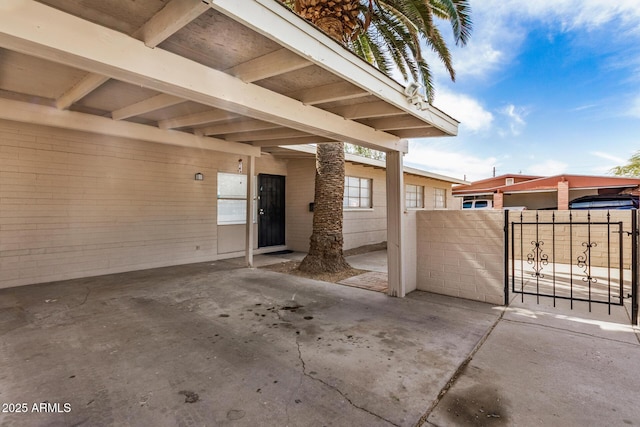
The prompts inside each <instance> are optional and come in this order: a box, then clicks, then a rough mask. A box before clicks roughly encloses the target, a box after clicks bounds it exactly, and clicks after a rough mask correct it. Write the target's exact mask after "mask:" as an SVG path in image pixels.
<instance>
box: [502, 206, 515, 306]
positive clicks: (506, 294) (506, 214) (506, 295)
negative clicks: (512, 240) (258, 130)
mask: <svg viewBox="0 0 640 427" xmlns="http://www.w3.org/2000/svg"><path fill="white" fill-rule="evenodd" d="M511 262H514V260H511ZM504 305H505V306H508V305H509V210H508V209H505V210H504Z"/></svg>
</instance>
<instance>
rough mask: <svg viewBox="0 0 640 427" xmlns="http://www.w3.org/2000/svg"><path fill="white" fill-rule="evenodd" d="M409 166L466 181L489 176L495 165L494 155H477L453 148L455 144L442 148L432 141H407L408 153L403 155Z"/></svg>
mask: <svg viewBox="0 0 640 427" xmlns="http://www.w3.org/2000/svg"><path fill="white" fill-rule="evenodd" d="M404 161H405V163H406V164H407V165H408V166H410V165H413V166H415V167H417V168H420V169H424V170H427V171H429V172H434V173H439V174H441V175H446V176H450V177H454V178H458V179H463V178H465V177H466V179H467V180H468V181H475V180H479V179H483V178H487V177H489V176H491V173H492V169H493V167H494V166H496V163H497V161H498V160H497V159H496V158H495V157H491V156H489V157H486V158H482V157H477V156H474V155H473V154H469V153H466V152H464V151H462V150H460V151H457V150H455V144H451V147H447V148H442V147H440V146H439V144H437V143H436V144H433V143H432V142H430V141H429V142H420V141H409V153H407V154H406V155H405V157H404Z"/></svg>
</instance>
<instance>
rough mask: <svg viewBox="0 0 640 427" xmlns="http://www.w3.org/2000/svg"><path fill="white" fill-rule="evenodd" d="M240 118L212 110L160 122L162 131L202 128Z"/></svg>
mask: <svg viewBox="0 0 640 427" xmlns="http://www.w3.org/2000/svg"><path fill="white" fill-rule="evenodd" d="M238 117H240V116H239V115H237V114H233V113H230V112H228V111H224V110H210V111H203V112H200V113H193V114H188V115H186V116H180V117H175V118H172V119H167V120H161V121H159V122H158V127H159V128H160V129H177V128H183V127H191V126H200V125H206V124H208V123H215V122H223V121H227V120H232V119H235V118H238Z"/></svg>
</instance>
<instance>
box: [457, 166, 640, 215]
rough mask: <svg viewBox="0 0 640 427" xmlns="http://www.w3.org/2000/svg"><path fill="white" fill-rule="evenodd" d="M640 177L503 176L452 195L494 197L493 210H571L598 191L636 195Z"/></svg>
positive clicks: (475, 183) (466, 187) (470, 197)
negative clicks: (571, 204)
mask: <svg viewBox="0 0 640 427" xmlns="http://www.w3.org/2000/svg"><path fill="white" fill-rule="evenodd" d="M639 186H640V179H637V178H623V177H611V176H588V175H569V174H563V175H555V176H550V177H540V176H525V175H502V176H498V177H494V178H489V179H484V180H481V181H475V182H472V183H471V184H470V185H460V186H455V187H454V189H453V194H454V196H455V197H459V198H461V199H464V200H473V199H477V198H482V199H492V200H493V207H494V209H502V208H510V207H525V208H527V209H558V210H567V209H569V202H570V201H571V200H574V199H577V198H578V197H582V196H588V195H596V194H623V193H631V192H634V193H636V194H637V192H638V188H639Z"/></svg>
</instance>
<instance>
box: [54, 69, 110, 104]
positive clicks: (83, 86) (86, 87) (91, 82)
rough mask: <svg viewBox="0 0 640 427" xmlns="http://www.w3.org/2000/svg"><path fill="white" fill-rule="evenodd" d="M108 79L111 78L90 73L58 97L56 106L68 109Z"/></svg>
mask: <svg viewBox="0 0 640 427" xmlns="http://www.w3.org/2000/svg"><path fill="white" fill-rule="evenodd" d="M107 80H109V77H106V76H102V75H100V74H93V73H89V74H88V75H87V76H85V77H84V78H83V79H82V80H80V81H79V82H78V83H77V84H76V85H74V86H73V87H72V88H71V89H69V90H68V91H66V92H65V93H64V94H63V95H62V96H61V97H60V98H58V99H56V107H57V108H59V109H60V110H66V109H67V108H69V107H70V106H71V104H73V103H74V102H76V101H78V100H79V99H82V98H84V97H85V96H87V95H88V94H90V93H91V92H93V91H94V90H96V89H97V88H98V87H100V86H102V85H103V84H104V83H106V81H107Z"/></svg>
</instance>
